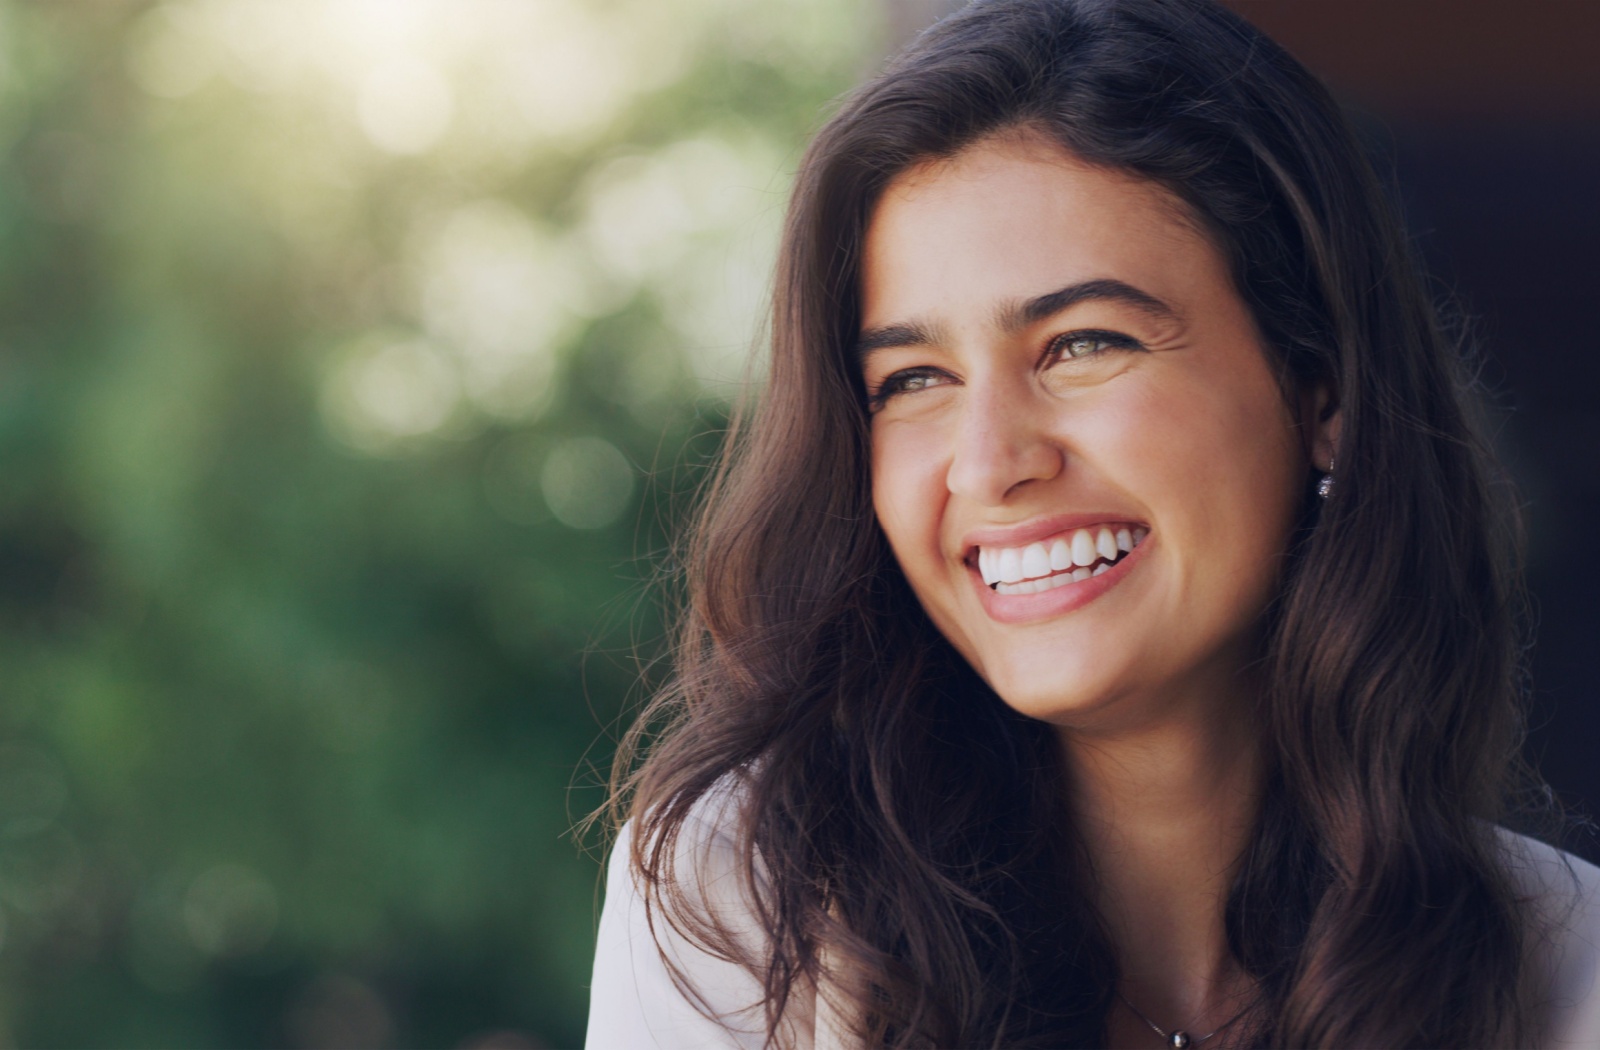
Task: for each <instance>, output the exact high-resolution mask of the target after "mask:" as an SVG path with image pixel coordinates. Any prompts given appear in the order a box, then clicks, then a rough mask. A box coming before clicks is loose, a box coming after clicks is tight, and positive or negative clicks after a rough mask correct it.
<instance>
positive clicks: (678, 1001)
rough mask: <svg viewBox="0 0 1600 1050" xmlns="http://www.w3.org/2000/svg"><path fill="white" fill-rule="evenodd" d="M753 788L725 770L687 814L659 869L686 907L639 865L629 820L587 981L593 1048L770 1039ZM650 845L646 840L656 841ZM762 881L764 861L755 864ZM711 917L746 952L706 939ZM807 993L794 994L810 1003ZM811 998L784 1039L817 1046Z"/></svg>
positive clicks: (792, 1018) (797, 1009) (795, 1012)
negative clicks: (748, 801) (749, 815)
mask: <svg viewBox="0 0 1600 1050" xmlns="http://www.w3.org/2000/svg"><path fill="white" fill-rule="evenodd" d="M743 802H744V793H743V791H742V790H741V789H740V787H739V786H738V785H737V783H735V782H734V781H733V779H732V778H725V779H724V781H722V782H719V783H718V784H717V785H716V786H715V787H714V788H712V790H710V791H708V792H707V793H706V794H705V795H704V796H702V797H701V798H700V799H699V800H697V801H696V802H695V803H694V805H693V806H692V807H691V808H690V809H689V811H688V812H687V813H686V814H685V816H684V819H683V822H682V824H681V826H680V827H679V829H678V833H677V835H676V837H675V839H674V841H673V843H672V850H671V854H672V855H671V864H670V868H669V869H667V870H665V871H664V872H662V873H661V874H662V875H663V876H664V877H665V879H666V880H667V889H668V891H669V893H670V894H673V895H675V898H676V901H677V903H678V905H679V907H678V908H677V909H670V908H669V909H667V911H668V912H671V914H665V913H664V912H663V909H662V908H660V907H658V906H656V904H657V902H656V900H655V899H654V897H653V895H652V894H650V893H648V892H647V890H648V887H647V885H646V883H645V881H644V877H643V876H642V875H641V873H640V872H639V871H637V870H636V869H635V867H634V865H633V863H632V856H633V845H632V844H633V838H634V836H635V835H637V834H639V830H638V822H637V821H629V822H628V823H627V824H626V825H624V826H623V828H622V831H621V833H620V835H619V836H618V838H617V842H616V844H615V845H614V846H613V847H612V853H611V860H610V863H609V865H608V868H607V875H606V896H605V906H604V908H603V909H602V910H601V915H600V929H599V931H598V937H597V943H596V945H595V960H594V976H593V981H592V983H591V985H590V991H589V994H590V1001H589V1031H588V1037H587V1045H588V1047H590V1050H596V1048H598V1050H608V1048H611V1047H629V1048H631V1047H650V1046H655V1047H759V1046H762V1045H764V1044H765V1043H766V1019H765V1018H766V1015H765V1009H764V1006H765V989H764V988H763V987H762V985H761V983H760V982H759V981H758V980H756V978H755V977H754V976H753V974H752V972H751V966H750V961H751V960H752V959H754V958H757V957H758V956H760V954H761V953H762V952H763V951H764V944H763V935H762V933H761V928H760V924H759V921H758V919H757V913H758V910H757V907H756V902H755V900H754V898H753V894H755V893H758V892H760V887H759V885H757V884H754V883H753V881H752V879H751V877H750V874H751V871H752V869H749V868H747V867H746V864H745V846H744V836H743V834H742V831H741V827H742V821H743V819H744V806H743ZM647 845H648V844H647ZM753 874H754V875H755V876H756V878H757V879H759V868H758V867H757V868H755V869H754V870H753ZM705 921H709V922H711V923H714V924H715V925H717V926H718V927H720V928H721V929H722V930H723V931H726V932H727V933H728V934H730V935H731V939H732V943H733V944H734V945H735V946H736V947H737V948H738V949H739V952H738V953H739V954H741V955H744V956H745V958H744V959H734V958H731V957H729V955H728V954H727V952H725V951H719V950H715V949H712V948H709V947H707V945H706V944H705V942H704V940H703V939H702V938H701V937H700V936H697V935H696V928H697V926H698V924H699V923H700V922H705ZM806 998H807V997H806V996H804V995H800V996H796V999H797V1000H804V999H806ZM812 1009H813V1004H812V1003H810V1002H806V1001H799V1002H796V1003H795V1005H794V1007H792V1008H791V1009H790V1010H789V1011H786V1013H785V1025H784V1029H783V1032H782V1034H781V1037H780V1043H781V1045H784V1046H811V1045H812V1044H813V1031H814V1027H813V1024H814V1018H813V1015H812Z"/></svg>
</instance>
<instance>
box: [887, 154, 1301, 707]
mask: <svg viewBox="0 0 1600 1050" xmlns="http://www.w3.org/2000/svg"><path fill="white" fill-rule="evenodd" d="M1186 214H1187V213H1186V212H1185V209H1184V207H1183V205H1181V204H1180V202H1179V201H1178V200H1177V199H1176V198H1175V197H1174V196H1173V195H1172V194H1170V193H1169V192H1167V191H1165V190H1163V189H1162V188H1160V187H1158V186H1156V185H1155V184H1153V183H1150V182H1146V181H1142V180H1139V179H1137V178H1134V177H1132V176H1128V175H1125V174H1120V173H1116V172H1108V171H1105V170H1101V169H1097V168H1092V167H1089V166H1087V165H1085V164H1083V163H1081V162H1080V161H1078V160H1076V159H1075V158H1073V157H1071V156H1070V155H1068V154H1066V153H1065V152H1063V151H1062V150H1060V149H1059V148H1057V147H1055V146H1053V145H1051V144H1048V143H1046V142H1044V141H1042V140H1039V139H1035V138H1029V137H1024V136H1021V135H1016V136H1010V137H1005V138H995V139H990V140H986V141H984V142H981V143H979V144H977V145H975V146H972V147H970V148H968V149H967V150H965V151H964V152H962V153H960V154H958V155H957V156H955V157H954V158H953V159H949V160H944V161H937V162H929V163H926V164H923V165H921V166H918V167H915V168H912V169H911V170H909V171H907V172H906V173H904V174H903V175H901V176H900V177H898V178H897V179H895V180H894V181H893V182H892V183H891V184H890V186H889V188H888V190H887V192H886V193H885V194H884V196H883V199H882V201H881V202H880V203H879V205H878V207H877V210H876V212H875V213H874V215H873V218H872V222H871V225H870V227H869V230H868V234H867V239H866V246H865V254H864V260H863V288H862V292H863V315H864V319H863V325H862V332H861V343H860V354H861V357H860V360H861V368H862V372H863V375H864V378H865V382H866V388H867V391H868V394H869V395H870V396H871V398H872V412H873V414H872V491H873V504H874V507H875V508H876V511H877V516H878V520H879V522H880V523H881V524H882V527H883V530H884V532H885V534H886V535H887V536H888V539H889V542H890V545H891V546H892V547H893V549H894V553H895V557H896V558H897V559H898V560H899V563H900V566H901V568H902V569H903V570H904V572H905V575H906V578H907V580H908V581H909V582H910V584H911V587H912V589H913V590H914V591H915V592H916V594H917V597H918V598H919V599H920V600H921V602H922V605H923V607H924V608H925V609H926V610H927V612H928V615H929V616H930V617H932V619H933V621H934V623H935V624H937V626H938V627H939V630H940V631H942V632H943V634H944V635H945V637H946V638H948V639H949V640H950V642H951V643H952V644H953V645H954V646H955V647H956V648H957V649H958V650H959V651H960V652H961V653H962V655H963V656H965V657H966V659H967V660H968V661H969V662H970V663H971V664H972V666H973V667H974V668H976V669H977V671H978V672H979V673H980V674H981V675H983V677H984V678H985V679H986V680H987V681H988V682H989V684H990V685H991V686H992V687H993V688H994V689H995V690H996V692H998V693H999V695H1000V696H1001V697H1002V698H1003V699H1004V700H1005V701H1006V702H1007V703H1008V704H1010V705H1011V706H1012V707H1014V708H1016V709H1017V710H1019V711H1022V712H1023V713H1025V714H1028V715H1032V716H1034V717H1038V718H1043V719H1047V720H1050V721H1053V722H1056V723H1058V724H1061V725H1064V726H1078V727H1082V728H1085V729H1088V728H1092V727H1096V726H1099V727H1105V728H1111V727H1113V726H1115V725H1119V724H1124V723H1128V722H1129V721H1130V720H1137V719H1144V718H1148V717H1150V716H1152V715H1153V714H1159V712H1160V710H1161V707H1162V705H1170V704H1174V703H1184V702H1186V698H1196V697H1202V696H1206V695H1210V694H1214V693H1215V692H1216V690H1217V689H1219V688H1221V689H1231V688H1233V685H1232V683H1233V682H1234V680H1235V676H1236V675H1237V674H1238V672H1239V670H1240V668H1241V667H1242V666H1243V665H1244V663H1245V662H1246V661H1247V660H1248V658H1249V653H1250V651H1251V645H1252V641H1253V639H1252V634H1253V630H1254V628H1255V626H1256V624H1257V623H1258V621H1259V618H1260V615H1261V613H1262V610H1263V609H1264V607H1265V606H1266V604H1267V602H1268V600H1269V599H1270V597H1271V595H1272V594H1273V592H1274V588H1275V586H1276V581H1277V578H1278V573H1279V567H1280V563H1281V560H1282V556H1283V552H1284V550H1285V548H1286V546H1287V543H1288V537H1289V532H1290V529H1291V527H1292V524H1293V522H1294V521H1295V519H1296V517H1297V511H1298V508H1299V506H1300V504H1301V501H1302V500H1303V499H1304V498H1305V495H1306V493H1307V491H1308V489H1309V487H1310V484H1311V479H1312V475H1311V474H1310V470H1311V462H1310V461H1311V458H1312V456H1313V455H1314V454H1315V455H1316V458H1318V459H1320V460H1323V461H1324V462H1325V460H1326V453H1325V451H1324V449H1325V445H1326V442H1325V440H1324V439H1323V435H1322V434H1321V433H1309V432H1305V431H1303V430H1302V428H1301V427H1300V425H1299V418H1300V417H1301V416H1302V415H1305V416H1308V417H1309V416H1310V415H1312V414H1313V413H1312V412H1311V406H1310V405H1298V404H1297V405H1295V406H1293V407H1291V406H1290V405H1289V404H1287V403H1286V402H1285V399H1284V396H1283V393H1282V390H1281V388H1280V386H1279V384H1278V382H1277V379H1276V377H1275V374H1274V366H1273V362H1272V359H1271V358H1270V357H1269V355H1268V353H1267V352H1266V350H1265V348H1264V347H1263V346H1262V342H1261V336H1260V334H1259V333H1258V332H1257V331H1256V327H1255V324H1254V322H1253V320H1252V318H1251V316H1250V313H1249V311H1248V310H1247V309H1246V307H1245V305H1244V303H1243V302H1242V301H1241V300H1240V298H1239V296H1238V294H1237V293H1236V292H1235V290H1234V288H1233V283H1232V281H1231V279H1230V276H1229V273H1228V268H1227V265H1226V263H1225V261H1224V259H1223V258H1222V256H1221V255H1220V254H1219V252H1218V250H1217V249H1216V247H1215V246H1214V245H1213V244H1212V243H1211V241H1210V240H1209V239H1208V238H1207V237H1206V236H1205V235H1204V234H1203V233H1201V232H1200V231H1199V230H1198V229H1196V227H1195V226H1194V225H1192V224H1191V223H1190V222H1189V221H1187V220H1186ZM1323 429H1326V427H1324V428H1323ZM1130 548H1131V549H1130ZM1108 566H1109V567H1108Z"/></svg>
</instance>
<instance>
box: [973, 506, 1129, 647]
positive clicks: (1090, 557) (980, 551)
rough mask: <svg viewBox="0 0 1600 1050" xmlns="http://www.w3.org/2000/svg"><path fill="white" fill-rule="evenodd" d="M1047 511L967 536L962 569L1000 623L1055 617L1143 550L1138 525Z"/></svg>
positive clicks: (1096, 591)
mask: <svg viewBox="0 0 1600 1050" xmlns="http://www.w3.org/2000/svg"><path fill="white" fill-rule="evenodd" d="M1073 518H1074V519H1076V520H1077V521H1081V522H1086V523H1082V524H1079V523H1075V521H1072V520H1067V519H1066V518H1064V517H1063V516H1059V515H1058V516H1052V517H1050V518H1044V519H1040V520H1039V521H1035V522H1030V523H1027V524H1024V525H1022V526H1020V527H1017V528H1013V529H989V530H983V531H982V532H981V533H979V534H975V535H974V536H969V537H968V540H969V543H970V544H971V553H970V554H969V555H968V556H967V566H968V568H969V570H970V571H971V572H972V574H973V579H974V585H975V586H976V587H977V588H978V593H979V595H980V597H981V598H982V600H983V606H984V608H985V609H986V610H987V611H988V613H989V615H990V616H991V617H993V618H994V619H995V620H997V621H999V622H1001V623H1025V622H1027V621H1029V620H1037V619H1042V618H1044V617H1048V616H1055V615H1060V614H1062V613H1065V612H1069V611H1071V610H1073V609H1076V608H1079V607H1081V606H1083V605H1085V604H1087V603H1088V602H1091V601H1093V600H1094V599H1095V598H1097V597H1099V596H1100V595H1102V594H1104V593H1105V592H1106V591H1108V590H1110V589H1111V588H1112V587H1114V586H1116V585H1117V584H1118V583H1120V582H1121V581H1122V579H1123V577H1124V576H1126V575H1127V574H1128V572H1129V571H1130V570H1131V569H1132V567H1133V565H1134V564H1135V563H1136V562H1137V558H1138V555H1139V554H1141V553H1142V552H1143V550H1142V549H1143V547H1144V543H1145V541H1146V539H1147V537H1148V536H1149V533H1150V530H1149V528H1148V527H1147V526H1145V525H1144V524H1143V523H1142V522H1138V521H1125V520H1119V519H1117V518H1114V517H1109V516H1106V515H1095V514H1090V515H1075V516H1073Z"/></svg>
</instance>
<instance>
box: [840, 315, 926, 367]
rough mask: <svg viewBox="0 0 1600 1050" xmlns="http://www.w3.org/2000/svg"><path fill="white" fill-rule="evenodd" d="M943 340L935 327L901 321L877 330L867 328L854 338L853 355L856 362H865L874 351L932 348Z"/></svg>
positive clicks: (917, 322)
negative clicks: (894, 348)
mask: <svg viewBox="0 0 1600 1050" xmlns="http://www.w3.org/2000/svg"><path fill="white" fill-rule="evenodd" d="M942 339H943V335H942V334H941V330H940V328H939V327H938V326H937V325H931V324H924V323H922V322H920V321H903V322H900V323H898V324H886V325H883V326H881V327H878V328H867V329H864V330H863V331H862V333H861V334H860V335H859V336H857V337H856V345H855V354H856V360H857V361H858V362H864V361H866V359H867V357H868V356H869V355H871V353H872V352H873V351H874V350H888V349H890V348H892V347H897V346H932V345H934V344H935V343H938V342H940V341H941V340H942Z"/></svg>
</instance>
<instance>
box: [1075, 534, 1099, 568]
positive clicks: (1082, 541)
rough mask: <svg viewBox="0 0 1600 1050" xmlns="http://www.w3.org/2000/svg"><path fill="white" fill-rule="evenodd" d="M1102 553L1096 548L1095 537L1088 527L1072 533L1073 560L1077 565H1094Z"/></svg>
mask: <svg viewBox="0 0 1600 1050" xmlns="http://www.w3.org/2000/svg"><path fill="white" fill-rule="evenodd" d="M1099 557H1100V554H1099V552H1098V551H1096V550H1095V549H1094V537H1093V536H1091V535H1090V534H1089V530H1088V529H1079V530H1078V531H1077V532H1074V533H1073V534H1072V561H1073V564H1075V565H1093V564H1094V563H1095V559H1097V558H1099Z"/></svg>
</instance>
